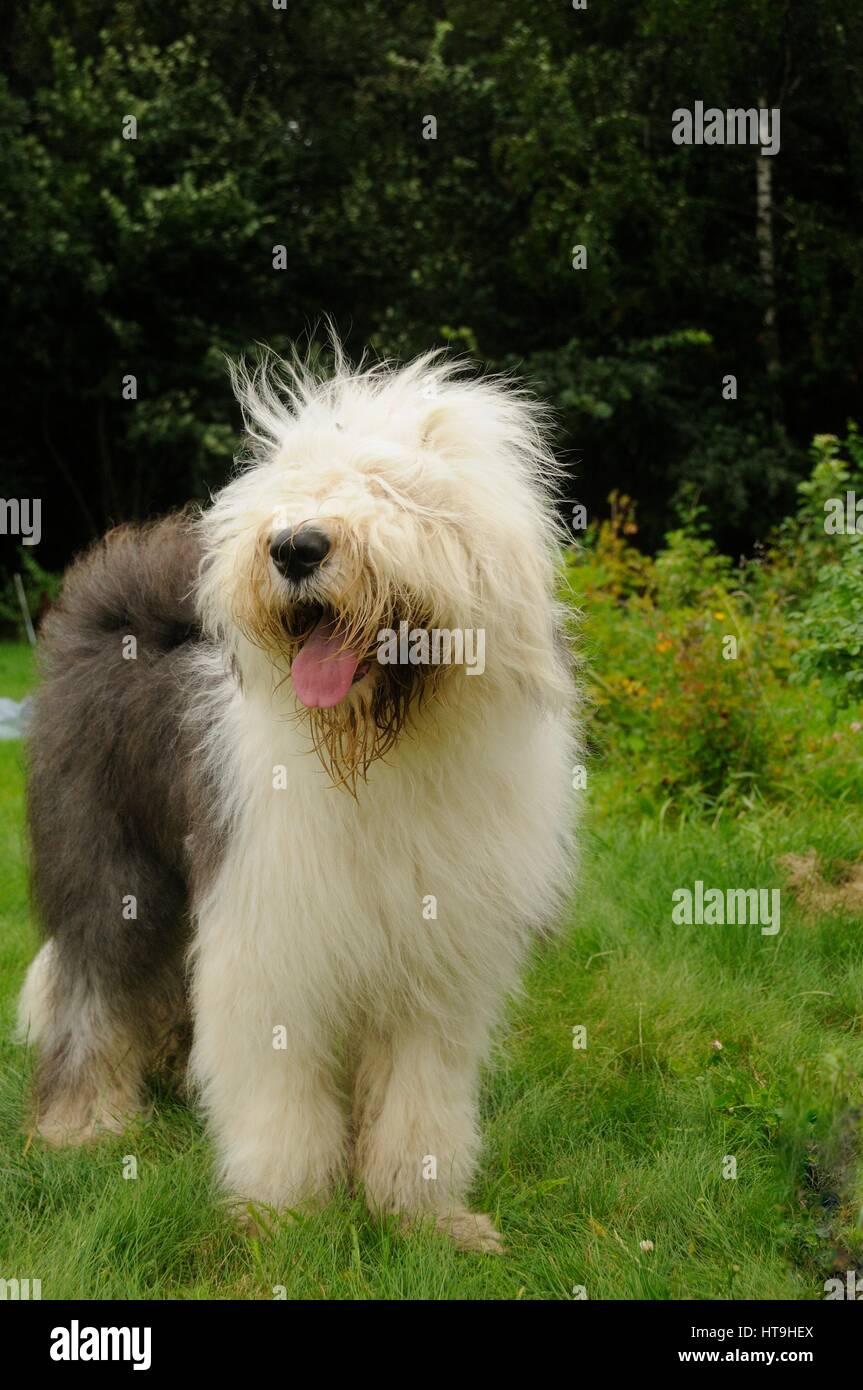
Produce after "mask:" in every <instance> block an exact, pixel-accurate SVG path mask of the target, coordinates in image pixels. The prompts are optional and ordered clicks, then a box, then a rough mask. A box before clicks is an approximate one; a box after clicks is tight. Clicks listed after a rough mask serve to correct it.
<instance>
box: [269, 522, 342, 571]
mask: <svg viewBox="0 0 863 1390" xmlns="http://www.w3.org/2000/svg"><path fill="white" fill-rule="evenodd" d="M329 552H330V538H329V536H327V535H326V534H325V533H324V532H323V531H320V530H318V528H317V527H316V526H300V527H299V528H298V529H297V530H296V531H280V532H279V534H278V535H277V536H274V537H273V539H272V540H271V541H270V555H271V557H272V561H273V564H274V565H275V567H276V569H277V570H278V571H279V573H280V574H283V575H284V576H285V578H286V579H304V578H305V576H306V575H307V574H312V573H313V571H314V570H316V569H317V568H318V565H319V564H320V563H321V561H322V560H324V559H325V558H326V556H327V555H328V554H329Z"/></svg>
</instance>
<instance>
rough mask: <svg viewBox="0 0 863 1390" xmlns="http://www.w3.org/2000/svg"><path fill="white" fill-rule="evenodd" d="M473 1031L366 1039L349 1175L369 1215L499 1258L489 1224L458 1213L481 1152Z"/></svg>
mask: <svg viewBox="0 0 863 1390" xmlns="http://www.w3.org/2000/svg"><path fill="white" fill-rule="evenodd" d="M479 1032H480V1030H479V1028H478V1026H477V1023H476V1020H471V1021H470V1022H468V1020H466V1019H465V1020H461V1021H455V1020H453V1019H450V1020H449V1021H448V1022H444V1021H443V1020H440V1019H434V1020H427V1021H421V1020H417V1019H414V1020H412V1021H411V1022H410V1023H405V1024H404V1025H402V1026H401V1027H400V1028H397V1029H395V1030H394V1031H393V1032H392V1033H389V1034H388V1035H386V1036H383V1035H374V1034H369V1035H368V1036H367V1037H366V1039H365V1040H364V1044H363V1048H362V1053H361V1058H360V1062H359V1066H358V1068H357V1073H356V1079H355V1085H354V1114H355V1121H354V1123H355V1131H356V1148H355V1156H354V1167H355V1174H356V1177H357V1178H358V1179H359V1180H360V1181H361V1182H362V1183H363V1185H364V1188H365V1193H366V1197H367V1200H368V1202H369V1205H370V1206H371V1207H372V1208H373V1209H377V1210H381V1211H388V1212H396V1213H400V1214H401V1215H403V1216H404V1217H405V1218H406V1219H407V1221H408V1222H409V1223H412V1222H417V1221H421V1220H423V1219H428V1220H433V1221H434V1223H435V1225H436V1226H437V1228H438V1229H439V1230H442V1231H445V1232H446V1233H447V1234H449V1235H451V1236H452V1238H453V1239H454V1240H455V1242H456V1244H457V1245H459V1246H460V1247H461V1248H462V1249H464V1250H481V1251H486V1252H489V1253H493V1254H498V1253H500V1251H501V1250H502V1248H503V1247H502V1245H501V1239H500V1236H499V1235H498V1232H497V1231H496V1230H495V1228H494V1226H493V1225H492V1223H491V1221H490V1219H489V1217H487V1216H484V1215H482V1214H478V1213H474V1212H471V1211H469V1210H468V1208H467V1205H466V1201H467V1194H468V1191H469V1189H470V1186H471V1183H472V1181H473V1177H474V1172H475V1169H476V1160H477V1155H478V1151H479V1143H480V1139H479V1129H478V1125H477V1090H478V1084H479V1067H480V1062H481V1059H482V1054H483V1052H484V1050H485V1037H484V1031H483V1036H482V1037H480V1036H479Z"/></svg>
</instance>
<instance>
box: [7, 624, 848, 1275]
mask: <svg viewBox="0 0 863 1390" xmlns="http://www.w3.org/2000/svg"><path fill="white" fill-rule="evenodd" d="M30 672H31V666H30V658H29V653H27V652H26V651H25V650H23V649H22V648H16V647H14V646H11V645H6V646H5V647H0V694H11V695H15V696H19V697H20V695H21V694H22V693H23V691H24V689H25V688H26V687H27V684H28V682H29V680H30V679H31V674H30ZM797 699H798V704H799V706H800V709H801V711H802V710H803V709H804V708H805V702H806V694H805V692H802V693H801V694H800V695H799V696H798V697H797ZM824 738H825V740H829V738H830V735H829V734H828V733H827V731H826V726H825V730H824ZM824 746H825V747H829V746H830V744H829V742H825V745H824ZM854 756H855V757H857V755H856V753H855V754H854ZM857 761H858V763H859V757H857ZM588 769H589V770H588V798H587V799H588V805H589V810H588V814H587V818H586V822H585V825H584V830H583V846H584V866H583V872H582V878H581V885H580V889H579V891H578V893H577V895H576V897H575V900H574V903H573V905H572V910H571V914H570V916H569V918H568V920H567V922H566V923H565V924H564V929H563V931H562V933H561V936H560V938H559V940H558V941H557V943H556V944H554V945H553V946H548V947H545V948H542V949H539V950H537V952H536V956H535V959H534V961H533V965H532V968H531V971H530V974H529V977H528V980H527V987H526V990H525V993H524V996H523V998H522V999H521V1000H520V1001H519V1002H518V1003H517V1004H516V1005H514V1006H513V1009H512V1011H511V1017H510V1020H509V1027H508V1030H507V1032H506V1033H505V1035H504V1036H503V1038H502V1041H501V1045H500V1053H499V1057H498V1060H497V1063H496V1065H495V1066H494V1067H493V1068H492V1069H490V1071H489V1074H488V1075H487V1077H486V1081H485V1088H484V1101H483V1110H484V1127H485V1135H486V1144H485V1151H484V1159H483V1163H482V1170H481V1176H480V1179H479V1182H478V1184H477V1188H476V1192H475V1195H474V1197H475V1205H476V1206H477V1208H478V1209H481V1210H487V1211H490V1212H492V1213H494V1215H495V1218H496V1222H497V1223H498V1224H499V1226H500V1227H501V1229H502V1230H503V1232H504V1235H505V1239H506V1243H507V1253H506V1255H505V1256H504V1257H503V1258H492V1257H487V1256H479V1255H466V1254H460V1253H457V1252H456V1251H455V1250H454V1249H453V1248H451V1246H450V1245H449V1243H448V1242H447V1241H446V1240H445V1239H444V1238H443V1237H439V1236H436V1235H432V1234H429V1233H424V1232H417V1233H414V1234H413V1235H411V1236H409V1237H407V1238H405V1237H401V1236H399V1235H397V1234H396V1232H395V1230H394V1228H393V1226H392V1224H391V1223H388V1222H382V1221H380V1220H377V1219H373V1218H371V1217H370V1216H369V1215H368V1214H367V1213H366V1212H365V1210H364V1208H363V1206H362V1204H361V1202H360V1201H359V1199H357V1198H355V1197H351V1196H350V1195H349V1194H347V1193H345V1194H343V1195H342V1196H341V1197H340V1198H338V1199H337V1200H336V1201H334V1202H333V1203H332V1204H331V1205H330V1206H329V1207H328V1208H327V1209H326V1210H324V1211H322V1212H321V1213H319V1214H317V1215H314V1216H310V1217H307V1218H304V1219H301V1220H300V1221H299V1222H298V1223H296V1224H293V1225H287V1224H286V1225H284V1226H281V1227H279V1228H278V1229H276V1231H275V1232H274V1233H273V1234H272V1235H271V1236H270V1237H266V1238H264V1239H263V1240H262V1241H249V1240H247V1239H245V1238H242V1237H240V1236H239V1235H237V1234H235V1232H234V1231H233V1229H232V1227H231V1225H230V1224H229V1221H228V1219H227V1216H226V1214H225V1212H224V1210H223V1208H222V1206H221V1205H220V1200H219V1196H218V1193H217V1192H216V1190H215V1189H214V1187H213V1185H212V1183H211V1179H210V1158H209V1152H208V1146H207V1143H206V1142H205V1140H204V1137H203V1134H202V1130H201V1125H200V1123H199V1120H198V1118H197V1117H196V1116H195V1114H194V1113H193V1112H192V1111H191V1110H189V1109H188V1108H186V1107H185V1106H184V1105H182V1104H180V1103H178V1102H176V1101H175V1100H173V1099H172V1098H171V1097H169V1096H168V1095H160V1096H157V1099H156V1105H155V1110H154V1115H153V1117H152V1119H151V1120H150V1121H149V1122H148V1123H146V1124H144V1125H142V1126H141V1127H140V1129H138V1130H136V1131H134V1132H130V1133H128V1134H127V1135H125V1136H123V1138H121V1139H111V1140H107V1141H105V1142H104V1143H102V1144H100V1145H99V1146H97V1147H94V1148H92V1149H89V1150H86V1151H80V1150H79V1151H77V1152H61V1153H58V1152H46V1151H44V1150H43V1149H42V1148H41V1147H40V1145H39V1144H38V1142H31V1141H30V1139H29V1138H28V1136H27V1134H26V1132H25V1125H24V1117H25V1113H26V1109H25V1102H26V1092H27V1074H28V1070H29V1062H28V1059H27V1057H26V1055H25V1053H24V1052H23V1051H22V1050H21V1049H20V1048H18V1047H17V1046H15V1045H14V1044H12V1043H11V1042H9V1041H7V1038H8V1034H9V1028H10V1027H11V1024H12V1019H13V1013H14V1001H15V996H16V993H17V990H18V988H19V986H20V983H21V980H22V978H23V974H24V970H25V968H26V965H27V962H28V960H29V959H30V957H31V955H32V953H33V951H34V948H35V944H36V936H35V930H34V926H33V923H32V921H31V917H30V914H29V910H28V904H27V893H26V874H25V846H24V836H23V829H22V799H23V754H22V748H21V745H20V744H19V743H17V742H9V743H5V744H0V835H2V838H3V855H2V865H3V867H2V885H0V889H2V902H0V984H2V996H0V1024H2V1039H3V1040H2V1043H0V1057H2V1086H0V1188H2V1190H0V1213H2V1215H0V1272H2V1273H3V1275H4V1276H5V1277H15V1276H17V1277H19V1278H28V1277H29V1278H31V1279H41V1281H42V1296H43V1298H84V1299H95V1298H120V1299H140V1298H182V1299H186V1298H222V1299H229V1298H266V1299H269V1298H273V1297H275V1296H278V1294H279V1292H280V1291H283V1296H286V1297H288V1298H299V1299H365V1298H394V1299H460V1298H461V1299H509V1298H527V1299H569V1298H574V1297H579V1296H582V1295H580V1293H579V1290H584V1292H585V1293H586V1296H587V1297H589V1298H591V1299H598V1298H608V1299H627V1298H639V1299H683V1298H694V1299H722V1298H728V1297H734V1298H761V1299H770V1298H795V1299H816V1298H820V1297H823V1283H824V1280H825V1279H826V1278H828V1277H830V1276H831V1275H832V1274H833V1273H834V1272H835V1271H836V1270H839V1269H844V1268H846V1267H852V1266H853V1265H854V1264H855V1262H856V1263H859V1262H860V1259H861V1255H863V1239H861V1237H863V1230H861V1208H863V1187H861V1167H860V1163H859V1151H860V1105H861V1095H863V1088H861V1078H863V1027H861V1024H863V1017H861V1012H863V940H861V934H860V930H859V912H858V911H857V909H856V907H855V904H854V901H853V896H852V897H851V898H850V899H849V897H848V896H847V895H845V894H843V893H842V892H841V891H839V877H841V873H842V870H841V865H842V863H843V861H849V862H853V861H856V860H857V859H858V857H859V854H860V845H861V840H863V815H861V811H860V802H859V798H854V797H851V796H848V795H837V796H836V797H835V798H833V799H828V798H826V797H825V796H824V795H823V794H821V791H820V790H819V788H817V787H815V789H814V790H813V792H812V793H811V794H810V795H806V794H805V791H801V792H800V794H799V795H798V796H796V797H791V798H787V797H786V798H785V799H781V800H779V801H773V802H771V801H769V800H765V801H759V800H753V801H750V802H749V803H747V805H746V806H745V807H744V809H743V810H740V811H739V812H737V813H734V814H731V813H729V814H714V815H712V816H707V815H704V814H701V815H690V816H687V815H678V816H676V817H673V816H671V815H669V814H668V813H667V807H665V808H663V807H662V806H660V805H659V804H657V806H656V808H655V809H654V810H651V811H649V812H645V811H644V809H641V810H639V809H637V807H634V804H633V795H632V787H631V785H627V784H628V783H629V784H631V783H632V781H633V778H632V777H631V776H628V775H627V772H626V766H625V764H623V763H621V762H620V761H618V762H615V760H614V758H613V757H604V758H598V759H597V760H596V763H595V765H594V764H589V765H588ZM635 801H636V802H637V801H638V797H636V798H635ZM811 849H815V850H816V851H817V852H818V855H819V856H820V860H819V862H820V863H821V864H822V865H823V868H824V878H823V880H822V881H821V887H820V890H819V893H817V894H815V895H812V894H810V895H809V896H807V895H806V893H805V892H804V893H802V894H801V896H800V897H798V896H797V894H796V893H795V892H794V891H793V890H791V889H790V888H789V884H788V871H787V869H785V868H783V867H782V866H781V865H780V864H779V863H778V861H779V860H780V859H783V857H784V856H785V855H788V854H796V855H799V856H803V855H805V854H806V853H807V851H809V850H811ZM697 879H701V880H702V881H704V882H705V883H707V884H711V883H715V884H719V885H722V886H725V885H739V886H741V887H746V886H750V885H759V886H762V887H771V886H775V887H780V888H781V889H782V899H781V901H782V923H781V929H780V931H779V932H778V933H777V934H776V935H774V936H768V935H763V934H762V933H761V932H760V930H759V928H758V926H757V925H756V926H739V927H738V926H723V927H720V926H675V925H673V924H672V920H671V905H672V893H673V891H674V890H675V889H676V888H679V887H681V886H690V887H691V886H692V885H693V884H694V882H695V881H696V880H697ZM579 1027H583V1028H584V1029H586V1039H585V1041H586V1046H583V1047H581V1046H579V1047H576V1046H574V1045H573V1044H574V1041H580V1040H581V1039H580V1038H579V1036H578V1035H574V1033H573V1030H574V1029H577V1028H579ZM130 1160H134V1161H135V1162H134V1164H133V1163H131V1162H130ZM133 1169H134V1170H135V1172H136V1175H135V1176H128V1175H129V1174H130V1173H131V1172H132V1171H133ZM735 1174H736V1175H735Z"/></svg>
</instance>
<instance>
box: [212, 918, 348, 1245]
mask: <svg viewBox="0 0 863 1390" xmlns="http://www.w3.org/2000/svg"><path fill="white" fill-rule="evenodd" d="M215 940H217V938H216V936H215V934H214V935H213V939H212V940H208V937H207V933H206V931H203V930H202V932H201V933H200V935H199V940H198V945H197V947H196V952H195V968H194V975H193V991H192V995H193V1009H194V1025H195V1041H194V1046H193V1050H192V1057H191V1071H192V1076H193V1078H194V1081H195V1083H196V1085H197V1087H198V1088H199V1091H200V1095H201V1099H202V1102H203V1106H204V1109H205V1111H206V1114H207V1118H208V1121H209V1128H210V1132H211V1135H212V1137H213V1140H214V1142H215V1146H216V1152H217V1158H218V1170H219V1176H220V1179H221V1181H222V1183H223V1185H224V1187H225V1189H226V1190H227V1192H228V1193H229V1194H230V1195H231V1196H232V1198H234V1199H235V1202H236V1205H237V1208H238V1214H239V1219H240V1220H243V1216H242V1212H243V1210H244V1208H246V1207H247V1206H248V1205H249V1204H252V1205H263V1206H265V1207H271V1208H276V1209H277V1210H284V1209H285V1208H293V1207H297V1206H299V1205H301V1204H304V1203H309V1202H313V1203H318V1202H320V1201H323V1200H325V1199H326V1198H327V1197H328V1196H329V1194H330V1192H331V1191H332V1188H333V1185H334V1184H335V1182H336V1181H337V1180H338V1178H339V1177H340V1176H342V1174H343V1173H344V1169H345V1155H346V1147H347V1124H346V1116H345V1113H344V1108H343V1106H342V1104H341V1102H340V1099H339V1096H338V1094H337V1091H336V1086H335V1082H334V1079H333V1069H332V1067H331V1065H330V1061H329V1058H328V1056H327V1050H326V1047H325V1046H324V1043H323V1030H322V1029H321V1028H320V1027H319V1026H317V1025H316V1022H315V1020H314V1019H313V1018H312V1017H311V1016H310V1011H309V1004H308V1001H305V1002H304V1001H303V1000H302V999H301V998H300V997H299V996H298V995H295V996H294V997H293V998H290V999H287V1000H286V999H285V998H284V997H282V996H281V995H280V992H279V991H278V988H277V984H276V981H275V980H274V978H273V975H272V973H270V974H269V975H268V974H267V972H266V971H265V970H264V968H263V964H262V961H261V958H260V957H258V956H257V955H256V954H255V953H251V952H249V953H247V954H246V955H245V956H244V955H243V954H242V953H239V952H238V953H235V954H233V955H232V957H231V959H229V960H226V959H225V958H224V953H223V952H221V951H220V950H219V949H218V948H217V947H216V946H215V944H214V943H215Z"/></svg>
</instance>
